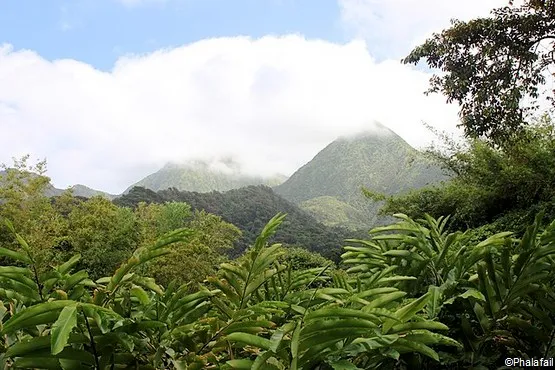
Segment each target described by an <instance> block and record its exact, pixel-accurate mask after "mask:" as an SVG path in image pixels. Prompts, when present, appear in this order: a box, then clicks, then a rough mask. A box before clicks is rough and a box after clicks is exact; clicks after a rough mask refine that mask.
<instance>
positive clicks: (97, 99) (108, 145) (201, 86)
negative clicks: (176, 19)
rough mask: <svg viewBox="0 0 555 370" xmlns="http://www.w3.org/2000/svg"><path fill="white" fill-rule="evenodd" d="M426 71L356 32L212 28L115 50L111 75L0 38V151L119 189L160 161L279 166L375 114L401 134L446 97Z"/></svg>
mask: <svg viewBox="0 0 555 370" xmlns="http://www.w3.org/2000/svg"><path fill="white" fill-rule="evenodd" d="M428 78H429V75H428V74H426V73H424V72H421V71H415V70H414V69H412V68H410V67H409V66H404V65H401V64H399V63H398V62H396V61H387V60H386V61H382V62H376V61H375V60H374V59H373V58H372V57H371V55H370V54H369V52H368V50H367V48H366V45H365V43H364V42H362V41H353V42H350V43H347V44H334V43H330V42H325V41H320V40H306V39H304V38H302V37H300V36H287V37H280V38H276V37H263V38H260V39H256V40H253V39H249V38H243V37H237V38H220V39H210V40H203V41H199V42H196V43H193V44H190V45H185V46H182V47H178V48H173V49H167V50H159V51H157V52H155V53H152V54H147V55H139V56H126V57H122V58H120V59H119V60H118V62H117V63H116V65H115V66H114V68H113V70H112V71H110V72H102V71H99V70H97V69H95V68H93V67H92V66H90V65H88V64H86V63H82V62H79V61H76V60H56V61H48V60H46V59H44V58H43V57H41V56H40V55H38V54H36V53H35V52H32V51H26V50H21V51H14V50H13V49H12V48H11V47H10V46H4V47H0V132H2V133H3V134H2V135H1V136H0V162H8V161H9V160H10V158H11V157H12V156H18V155H22V154H25V153H31V154H32V155H34V156H35V157H40V158H43V157H47V159H48V163H49V175H50V176H51V177H52V179H53V181H54V183H55V185H56V186H58V187H66V186H69V185H71V184H75V183H83V184H86V185H88V186H91V187H94V188H99V189H102V190H106V191H110V192H115V193H119V192H121V191H122V190H124V189H125V188H126V187H127V186H128V185H130V184H131V183H133V182H135V181H138V180H139V179H140V178H142V177H143V176H145V175H147V174H149V173H150V172H152V171H154V170H156V169H157V168H159V167H161V166H162V165H163V164H164V163H166V162H168V161H174V162H175V161H182V160H187V159H194V158H204V159H214V158H216V159H218V158H232V159H233V160H235V161H237V162H239V163H240V164H241V166H242V169H243V170H244V171H245V172H247V173H251V174H252V173H256V174H262V175H271V174H274V173H284V174H287V175H290V174H291V173H292V172H293V171H295V170H296V169H297V168H299V167H300V166H302V165H303V164H305V163H306V162H307V161H309V160H310V159H312V157H313V156H314V155H315V154H317V152H318V151H319V150H321V149H322V148H323V147H325V146H326V145H327V144H328V143H329V142H331V141H332V140H334V139H336V138H337V137H339V136H343V135H349V134H353V133H356V132H359V131H362V130H365V129H368V128H371V127H373V122H374V121H379V122H381V123H383V124H384V125H386V126H388V127H390V128H391V129H393V130H394V131H396V132H397V133H398V134H400V135H401V136H402V137H403V138H405V139H406V140H407V141H408V142H409V143H411V144H412V145H415V146H421V145H424V144H426V143H427V142H428V140H429V135H428V132H427V131H426V130H425V129H424V128H423V127H422V125H421V122H422V121H426V122H428V123H430V124H432V125H434V126H436V127H440V128H448V129H452V128H453V127H454V126H455V124H456V121H457V114H456V111H457V110H456V107H453V106H448V105H446V104H445V102H444V98H443V97H441V96H432V97H426V96H424V95H423V91H424V90H425V89H426V87H427V84H428Z"/></svg>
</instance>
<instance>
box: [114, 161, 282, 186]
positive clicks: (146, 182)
mask: <svg viewBox="0 0 555 370" xmlns="http://www.w3.org/2000/svg"><path fill="white" fill-rule="evenodd" d="M286 178H287V177H286V176H283V175H276V176H273V177H270V178H264V177H259V176H247V175H244V174H242V173H241V168H240V167H239V165H238V164H237V163H236V162H233V161H232V160H227V161H223V162H218V163H217V164H211V163H208V162H205V161H200V160H199V161H191V162H188V163H185V164H175V163H168V164H166V165H165V166H164V167H163V168H162V169H160V170H159V171H157V172H155V173H153V174H151V175H149V176H147V177H145V178H144V179H142V180H140V181H139V182H137V183H135V184H133V185H131V186H130V187H129V188H128V189H127V190H125V192H124V194H125V193H127V192H129V190H131V189H132V188H133V187H135V186H140V187H144V188H147V189H151V190H154V191H158V190H164V189H169V188H176V189H179V190H183V191H198V192H202V193H205V192H210V191H214V190H216V191H227V190H231V189H238V188H241V187H244V186H249V185H266V186H275V185H279V184H281V183H282V182H283V181H285V180H286Z"/></svg>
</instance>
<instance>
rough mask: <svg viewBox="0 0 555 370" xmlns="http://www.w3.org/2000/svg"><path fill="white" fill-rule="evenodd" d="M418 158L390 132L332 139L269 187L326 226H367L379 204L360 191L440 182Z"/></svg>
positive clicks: (439, 175) (436, 173)
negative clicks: (276, 183) (285, 176)
mask: <svg viewBox="0 0 555 370" xmlns="http://www.w3.org/2000/svg"><path fill="white" fill-rule="evenodd" d="M446 178H447V177H446V175H445V174H444V173H443V171H442V170H441V169H440V168H439V167H438V166H436V165H434V164H432V163H431V162H430V161H429V160H428V159H427V158H425V157H424V155H423V154H422V153H420V152H419V151H417V150H416V149H414V148H413V147H411V146H410V145H409V144H408V143H407V142H406V141H404V140H403V139H402V138H401V137H400V136H398V135H397V134H395V133H394V132H393V131H391V130H390V129H388V128H386V127H384V126H382V125H379V124H376V129H375V130H373V131H368V132H365V133H362V134H359V135H356V136H352V137H343V138H339V139H337V140H335V141H334V142H332V143H331V144H329V145H328V146H327V147H325V148H324V149H323V150H322V151H320V152H319V153H318V154H317V155H316V156H315V157H314V158H313V159H312V160H311V161H310V162H308V163H307V164H305V165H304V166H303V167H301V168H300V169H299V170H298V171H297V172H295V173H294V174H293V175H292V176H291V177H290V178H289V179H288V180H287V181H285V182H284V183H283V184H281V185H278V186H276V187H275V188H274V190H275V191H276V193H278V194H279V195H281V196H283V197H284V198H285V199H287V200H289V201H291V202H293V203H295V204H298V205H299V206H300V207H301V208H303V209H305V210H306V211H308V212H310V213H311V214H312V215H314V216H315V217H316V218H317V219H318V220H320V221H323V222H326V223H327V224H328V225H344V226H347V225H356V226H358V227H361V226H367V227H368V226H372V225H375V224H376V223H379V218H378V216H377V213H378V209H379V204H378V203H376V202H372V201H371V200H369V199H367V198H365V197H364V195H363V193H362V188H363V187H364V188H367V189H369V190H371V191H373V192H376V193H381V194H387V195H392V194H399V193H403V192H405V191H408V190H413V189H418V188H422V187H424V186H426V185H429V184H434V183H438V182H440V181H442V180H444V179H446Z"/></svg>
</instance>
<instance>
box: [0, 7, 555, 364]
mask: <svg viewBox="0 0 555 370" xmlns="http://www.w3.org/2000/svg"><path fill="white" fill-rule="evenodd" d="M553 19H555V3H554V2H553V1H551V0H543V1H540V0H534V1H527V2H525V4H524V5H523V6H519V7H506V8H502V9H498V10H496V11H495V12H494V13H492V15H491V16H490V17H489V18H483V19H478V20H474V21H470V22H454V24H453V25H452V27H451V28H449V29H447V30H445V31H444V32H442V33H441V34H437V35H434V36H433V37H432V38H431V39H430V40H428V41H427V42H426V43H424V44H423V45H422V46H420V47H418V48H416V49H415V50H414V51H413V52H412V53H411V55H410V56H409V57H408V58H407V59H406V61H407V62H411V63H417V62H418V61H420V60H421V59H426V61H427V62H428V64H429V65H430V66H432V67H435V68H440V69H442V70H443V71H442V72H443V73H442V74H441V76H439V77H435V78H434V79H433V80H432V89H431V91H438V92H442V93H444V94H445V95H446V96H447V97H448V99H449V100H452V101H457V102H459V103H460V104H461V112H460V113H461V118H462V126H463V128H464V129H465V131H466V134H467V142H466V143H462V144H460V145H459V144H456V143H455V144H453V145H452V146H451V147H450V148H448V150H446V151H445V150H443V151H437V150H436V151H433V152H432V155H433V156H435V158H436V159H437V160H438V161H439V162H440V163H441V164H443V166H444V167H445V168H446V169H447V170H448V171H450V173H451V174H452V175H453V176H452V178H451V179H450V180H449V181H446V182H444V183H443V184H441V185H436V186H434V187H431V188H426V189H421V190H418V191H415V192H412V193H409V194H406V195H405V196H401V197H393V198H387V197H383V196H382V197H381V198H380V196H379V194H374V193H372V189H369V191H368V192H367V195H368V196H370V197H372V198H374V199H382V200H384V199H385V201H386V203H385V209H384V211H385V212H386V213H394V217H395V218H396V221H395V222H393V223H392V224H390V225H387V226H380V227H375V228H373V229H372V230H370V231H369V233H368V234H367V235H366V236H365V237H364V238H355V239H347V240H346V241H345V242H344V247H343V254H342V255H341V257H340V259H339V260H338V261H337V262H338V263H337V264H336V263H334V262H332V261H330V260H328V259H326V258H324V257H322V256H321V255H318V254H316V253H313V252H310V251H308V250H307V249H303V248H301V247H303V246H291V245H285V244H284V245H281V244H279V243H276V237H277V236H279V234H278V233H279V230H280V229H282V228H284V227H286V226H287V222H289V223H293V224H294V223H295V222H296V219H295V218H293V219H292V220H288V216H285V215H284V214H281V213H278V214H277V215H275V216H274V215H268V214H267V210H265V211H264V212H265V213H261V214H260V217H259V218H258V222H257V223H256V224H252V230H249V233H252V236H251V237H250V238H249V239H248V240H249V244H250V246H249V247H248V248H247V249H246V250H245V251H244V253H242V254H241V255H240V256H238V257H237V258H235V259H231V258H229V257H226V256H227V255H228V253H226V251H229V250H230V249H232V248H234V245H236V243H237V241H238V240H240V238H242V232H241V230H239V229H238V228H237V227H236V225H234V224H233V221H232V222H231V223H230V222H229V220H228V219H224V218H222V217H220V216H217V215H215V214H212V213H210V211H208V212H207V211H201V210H200V209H198V208H197V207H195V206H192V205H190V204H191V203H194V202H201V201H202V199H203V198H202V197H200V196H198V199H196V200H189V201H185V200H184V199H164V198H161V199H160V201H153V202H140V201H133V199H131V198H128V199H131V201H133V204H128V205H126V204H120V205H117V204H114V203H112V202H110V201H109V200H107V199H104V198H101V197H93V198H91V199H84V198H79V197H75V196H73V195H72V194H71V191H69V192H66V193H63V194H62V195H59V196H55V197H50V198H49V197H47V196H46V195H45V190H47V187H48V184H49V180H48V178H47V177H45V176H43V175H44V172H45V170H46V167H45V163H44V162H39V163H37V164H36V165H29V164H28V158H27V157H24V158H22V159H20V160H16V161H15V163H14V164H13V166H11V167H10V168H7V167H5V168H4V170H5V171H4V172H3V175H2V177H1V178H0V182H1V184H0V185H1V186H0V218H1V219H2V223H1V224H0V337H1V338H2V340H0V368H20V369H24V368H28V369H36V368H40V369H86V368H89V369H115V368H140V369H299V370H300V369H303V370H308V369H321V370H340V369H341V370H355V369H376V368H383V369H457V368H473V369H491V368H504V366H505V361H504V360H505V359H506V358H515V357H518V358H522V359H532V358H534V359H540V358H552V357H555V327H554V320H555V288H554V287H555V268H554V267H555V221H554V219H555V212H554V209H553V205H554V204H555V199H554V196H555V195H554V194H555V192H554V190H555V189H554V187H555V185H554V184H555V173H554V168H555V166H554V165H555V163H554V161H555V147H554V145H555V144H554V142H555V141H554V140H553V139H554V137H553V135H554V131H553V124H552V120H551V119H550V117H549V115H544V116H541V115H540V114H537V115H536V117H535V118H534V117H531V115H532V113H541V112H540V111H539V108H538V105H537V104H536V102H533V101H532V104H529V105H526V104H525V100H526V99H525V98H530V97H531V98H539V97H540V95H541V92H542V91H543V87H544V86H543V85H542V84H543V82H545V80H546V79H548V78H549V77H550V75H549V73H548V72H549V67H550V66H551V65H552V64H553V62H554V60H553V55H554V53H553V50H555V49H554V46H553V43H552V40H553V36H552V35H553V32H552V31H553V28H555V23H554V22H553ZM540 44H541V46H542V48H538V45H540ZM546 50H547V51H546ZM515 76H516V77H515ZM546 94H547V95H548V98H549V97H550V96H551V95H552V94H551V92H550V91H549V92H547V93H546ZM537 116H541V118H537ZM251 190H252V189H251ZM169 193H171V191H169ZM169 193H168V194H169ZM152 194H155V195H156V196H159V194H158V193H152ZM195 196H196V195H195ZM191 199H193V198H191ZM135 200H137V199H135ZM220 200H223V198H222V199H220ZM129 205H132V207H129ZM233 207H234V208H233V209H234V211H233V214H234V215H235V214H237V215H238V216H237V215H236V217H242V216H241V215H243V213H241V212H240V210H241V204H236V205H234V206H233ZM248 211H249V212H254V213H256V212H257V209H256V207H254V206H251V205H249V207H248ZM447 215H451V216H447ZM272 216H273V217H272ZM230 217H231V215H230ZM268 219H269V221H268V222H267V224H264V222H266V221H267V220H268ZM262 220H264V221H262ZM254 229H256V231H255V230H254ZM255 232H256V236H255ZM278 240H279V239H278ZM305 247H306V246H305Z"/></svg>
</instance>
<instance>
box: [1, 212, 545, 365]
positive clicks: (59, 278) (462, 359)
mask: <svg viewBox="0 0 555 370" xmlns="http://www.w3.org/2000/svg"><path fill="white" fill-rule="evenodd" d="M398 217H399V218H400V219H401V221H400V222H399V223H397V224H394V225H390V226H387V227H382V228H377V229H374V230H372V231H371V232H370V235H371V238H370V239H369V240H358V241H357V240H352V241H351V242H350V244H351V245H350V246H347V247H345V249H346V253H345V254H344V255H343V263H344V264H345V265H348V266H350V268H349V270H348V271H347V272H342V271H340V270H335V271H332V270H331V268H330V266H321V267H313V268H309V269H304V270H302V269H300V270H297V269H293V268H292V265H291V264H288V260H287V259H283V258H282V255H283V254H284V253H285V252H286V250H284V249H283V248H282V247H281V246H280V245H279V244H269V240H270V239H271V238H272V236H273V235H274V234H275V232H276V230H277V229H278V227H279V226H280V224H281V223H282V222H283V220H284V215H277V216H276V217H274V218H273V219H272V220H270V222H269V223H268V224H267V225H266V226H265V227H264V229H263V230H262V232H261V234H260V235H259V237H258V238H257V240H256V242H255V244H254V245H253V246H252V247H251V248H249V249H248V250H247V251H246V253H245V255H244V256H242V257H241V258H240V259H239V260H237V261H232V262H228V263H223V264H222V265H221V268H220V270H219V271H218V273H217V274H216V275H215V276H212V277H209V278H208V279H207V280H208V281H207V283H206V284H200V285H199V286H198V288H197V290H196V291H195V292H193V293H191V291H190V287H189V286H187V285H182V286H178V285H177V284H175V283H171V284H169V286H168V287H167V289H164V288H163V287H162V286H160V285H158V284H156V282H155V281H154V279H151V278H145V277H143V276H141V274H140V273H139V272H140V267H141V266H143V265H144V264H145V263H147V262H148V261H154V259H157V258H163V256H165V255H169V253H171V246H172V245H173V244H174V243H178V244H179V243H186V242H188V241H190V240H192V239H193V238H194V237H195V232H194V230H189V229H180V230H176V231H173V232H170V233H169V234H166V235H165V236H164V237H163V238H162V239H160V240H159V241H157V242H154V243H153V244H152V245H150V246H145V247H140V248H139V249H137V250H136V251H135V252H133V255H132V256H131V257H130V258H129V259H128V260H127V262H125V263H123V264H122V265H121V266H120V268H119V269H118V270H117V271H116V272H115V273H114V275H113V276H110V277H105V278H101V279H98V280H97V281H96V282H93V281H91V280H90V279H89V278H88V274H87V273H86V272H85V271H83V270H81V271H78V272H73V271H72V270H73V268H74V267H75V266H77V264H78V262H79V258H80V256H75V257H73V258H72V259H70V260H69V261H68V262H66V263H64V264H62V265H60V266H58V267H55V268H53V269H51V271H49V272H47V273H45V274H38V273H37V272H36V269H35V268H34V265H35V262H34V259H33V254H32V249H31V248H30V247H29V246H28V245H27V243H26V242H25V241H24V239H23V238H22V237H21V236H19V235H17V234H16V235H15V237H16V239H17V240H18V241H19V243H20V245H21V251H9V250H6V251H7V252H6V251H4V250H0V253H2V255H4V256H6V257H9V258H11V259H13V260H14V261H18V262H19V263H23V264H25V265H26V266H27V267H16V266H4V267H2V268H1V269H0V279H2V287H5V288H3V289H2V290H0V297H1V302H2V303H1V304H0V317H2V321H1V323H2V324H1V326H0V335H1V336H2V337H3V340H2V341H1V342H0V343H1V344H0V346H2V347H0V356H2V357H0V361H4V363H5V364H6V365H8V366H15V367H19V368H56V369H60V368H61V369H69V368H71V369H73V368H98V369H108V368H117V367H140V368H157V369H169V368H176V369H182V368H185V369H210V368H219V369H305V370H306V369H315V368H317V369H357V368H358V369H376V368H394V367H401V368H434V367H441V366H447V367H453V366H462V367H479V366H486V367H491V366H497V364H500V361H502V359H503V358H504V357H507V356H510V357H522V356H524V355H529V356H536V357H548V356H549V355H553V349H552V347H553V344H552V343H551V342H552V339H553V336H552V333H553V329H554V328H553V319H554V317H553V312H555V310H554V308H555V294H554V292H553V283H554V273H553V268H552V266H553V262H554V261H553V257H554V256H555V248H554V247H553V241H554V240H555V222H554V223H553V224H552V225H550V226H549V227H548V228H547V229H546V230H545V231H541V230H540V229H539V224H540V218H541V215H540V216H538V220H537V222H536V223H535V224H534V225H532V226H530V227H529V228H528V231H527V233H526V234H525V236H524V237H523V238H522V240H517V239H513V238H511V233H502V234H499V235H496V236H494V237H491V238H489V239H487V240H485V241H482V242H480V243H477V244H475V243H472V242H470V241H469V238H468V235H467V234H463V233H449V232H448V231H446V227H445V225H446V223H447V219H444V218H441V219H433V218H431V217H426V219H424V220H418V221H414V220H412V219H410V218H408V217H406V216H404V215H398ZM8 226H9V227H10V228H11V229H12V231H14V230H13V227H11V226H10V224H9V223H8ZM158 260H159V259H158ZM409 292H410V294H409Z"/></svg>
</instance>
